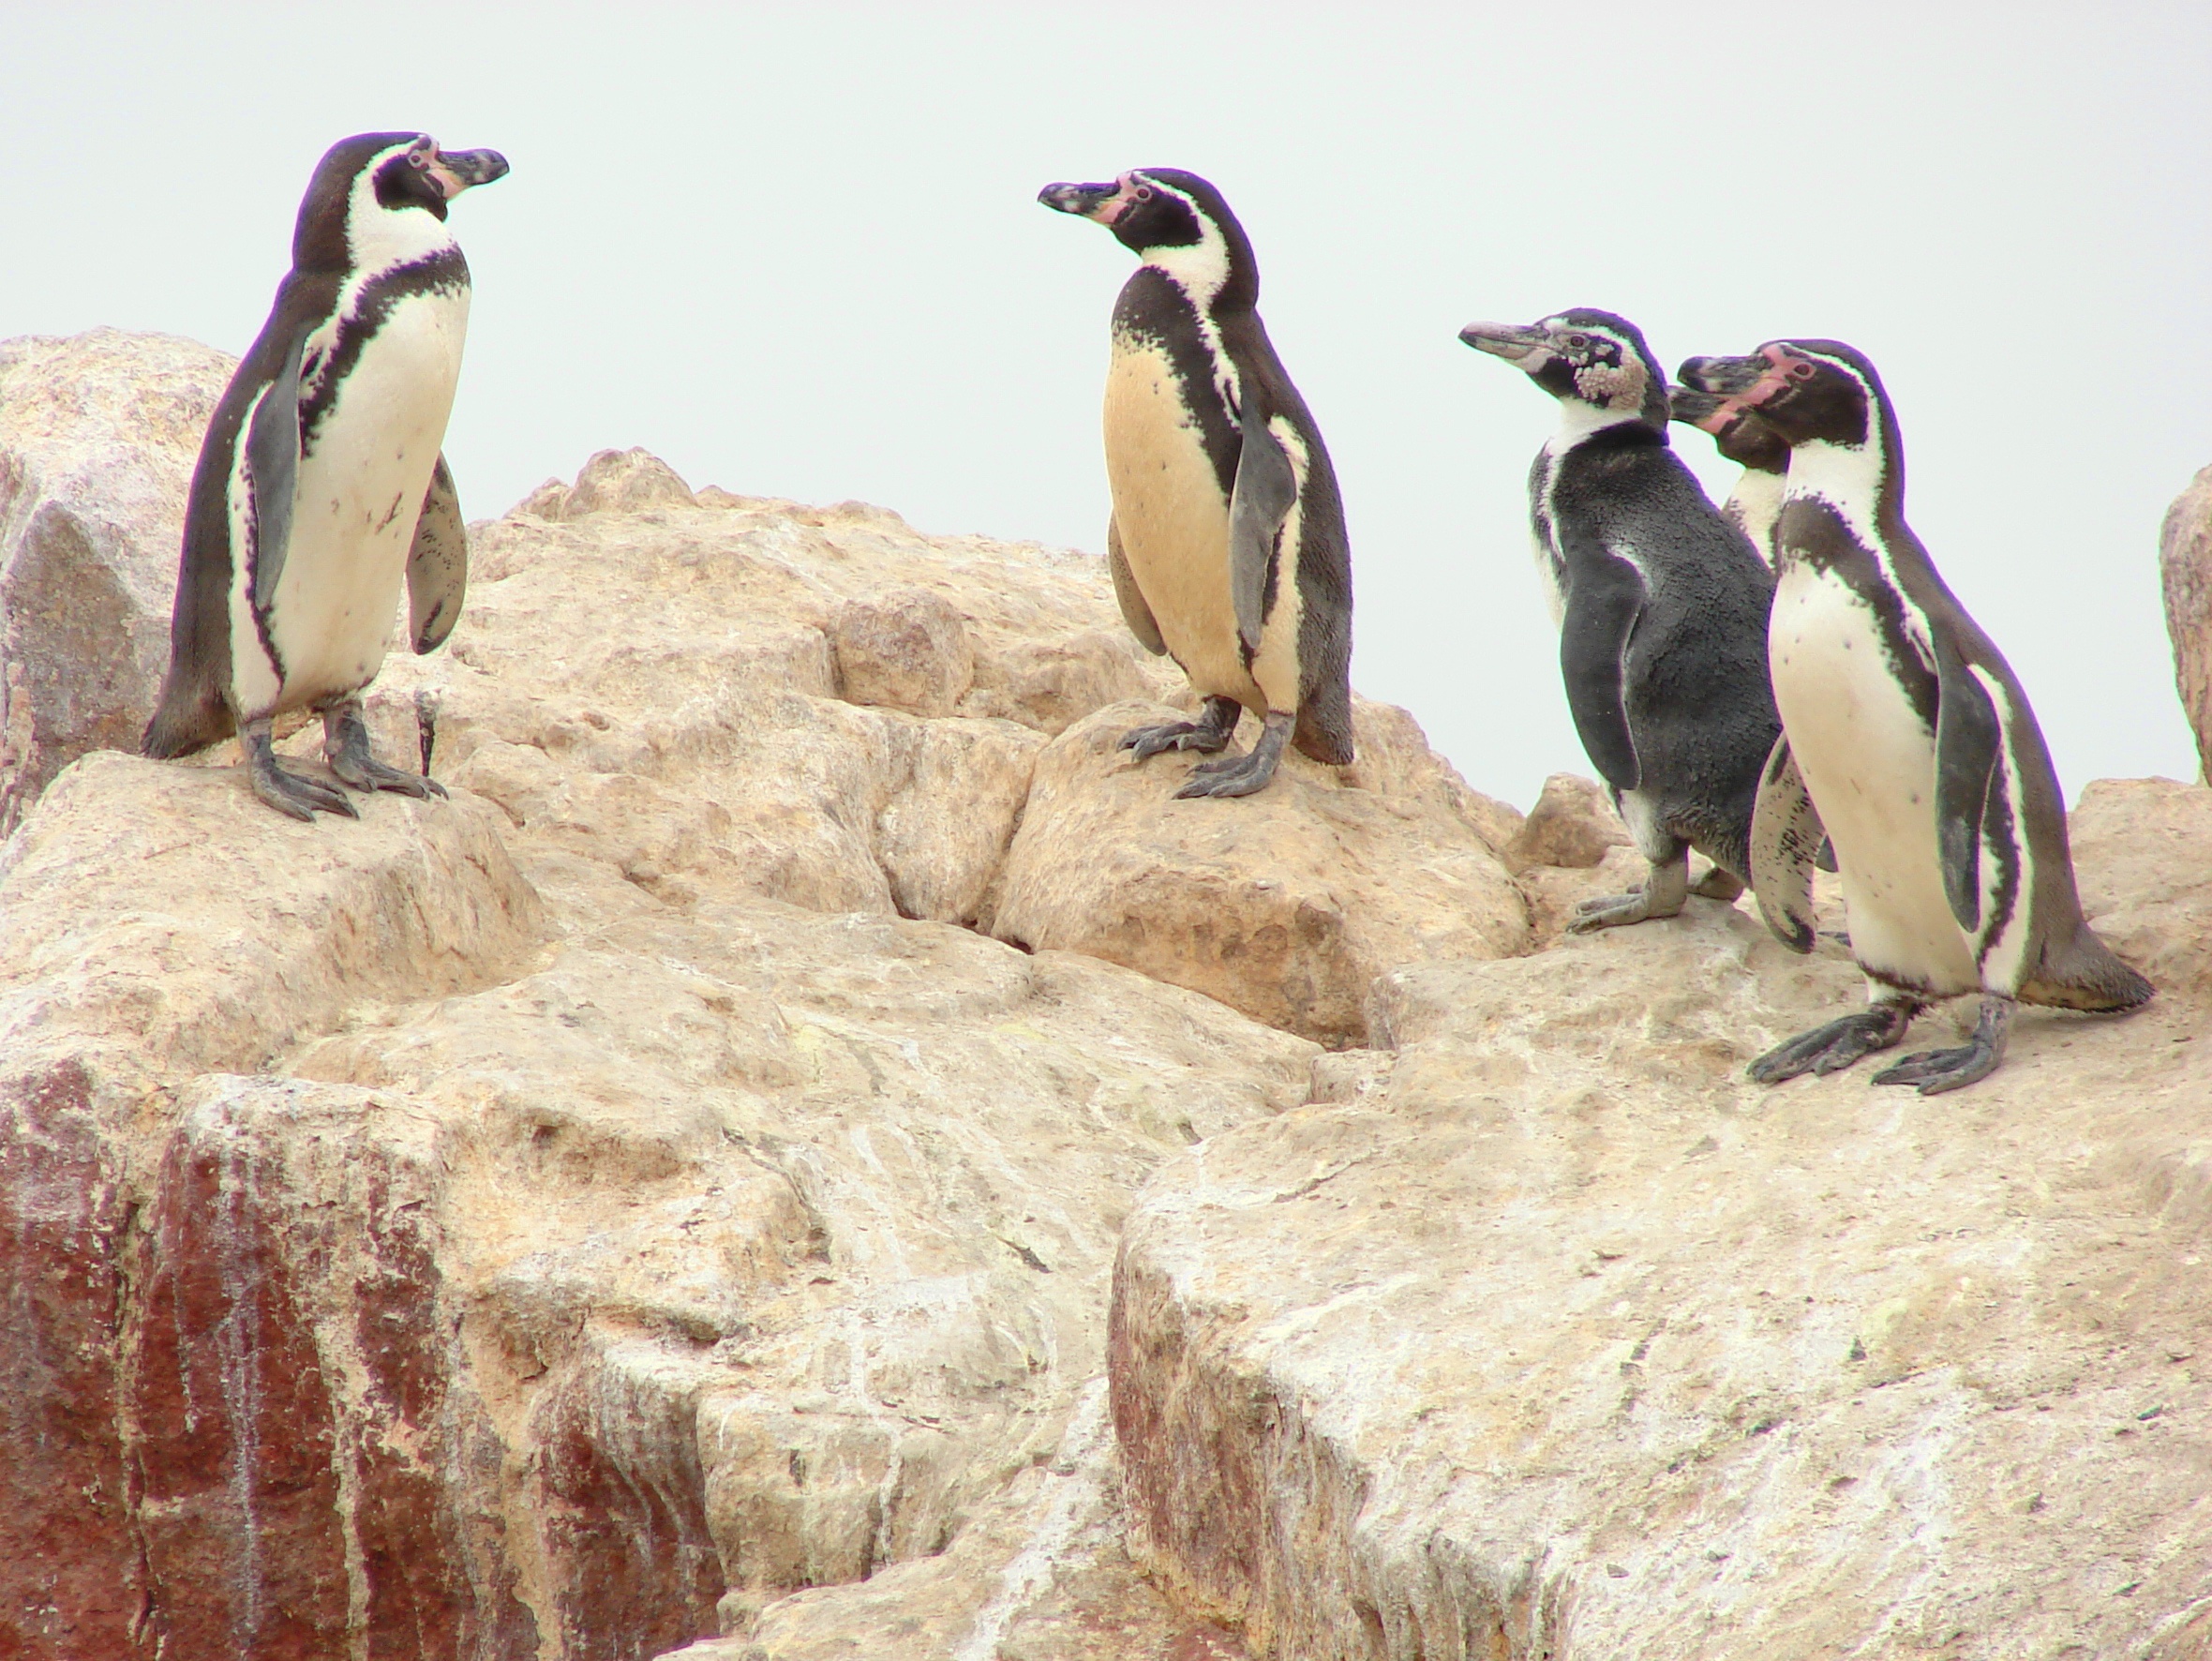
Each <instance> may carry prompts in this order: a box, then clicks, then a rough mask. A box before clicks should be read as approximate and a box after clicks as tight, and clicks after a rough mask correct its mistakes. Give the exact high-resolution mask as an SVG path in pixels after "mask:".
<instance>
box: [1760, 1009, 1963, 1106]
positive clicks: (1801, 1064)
mask: <svg viewBox="0 0 2212 1661" xmlns="http://www.w3.org/2000/svg"><path fill="white" fill-rule="evenodd" d="M1922 1008H1923V1006H1922V1004H1921V1000H1920V999H1919V998H1917V997H1906V996H1905V995H1902V994H1893V995H1891V996H1888V997H1885V998H1882V999H1881V1000H1879V1001H1878V1002H1876V1003H1873V1004H1870V1005H1868V1006H1867V1007H1866V1008H1865V1009H1863V1010H1861V1011H1860V1012H1859V1013H1858V1014H1856V1015H1846V1016H1845V1017H1844V1018H1843V1019H1842V1020H1841V1021H1831V1022H1830V1023H1829V1024H1828V1025H1826V1026H1816V1027H1815V1028H1813V1030H1812V1031H1811V1032H1803V1033H1800V1034H1799V1035H1798V1036H1797V1037H1796V1038H1793V1039H1791V1040H1789V1042H1787V1043H1786V1044H1784V1045H1782V1046H1781V1047H1780V1048H1779V1049H1773V1050H1769V1051H1768V1052H1767V1053H1766V1054H1765V1055H1761V1056H1760V1057H1759V1058H1758V1059H1757V1060H1756V1061H1755V1062H1753V1063H1752V1064H1751V1066H1750V1068H1749V1069H1748V1071H1749V1072H1750V1074H1751V1076H1752V1077H1753V1078H1755V1079H1756V1080H1757V1081H1758V1082H1759V1083H1760V1084H1762V1085H1779V1084H1781V1083H1782V1081H1783V1080H1785V1079H1794V1078H1796V1077H1797V1076H1798V1075H1799V1074H1801V1073H1807V1072H1812V1073H1831V1072H1841V1071H1842V1070H1844V1069H1845V1068H1846V1067H1848V1066H1850V1065H1851V1063H1852V1062H1854V1061H1857V1060H1858V1059H1859V1058H1860V1057H1861V1056H1863V1055H1873V1054H1874V1053H1875V1052H1876V1050H1888V1049H1892V1048H1894V1047H1895V1046H1896V1044H1897V1043H1898V1041H1899V1040H1902V1039H1903V1038H1904V1037H1905V1029H1906V1027H1908V1026H1910V1025H1912V1018H1913V1017H1914V1016H1915V1015H1917V1014H1919V1013H1920V1012H1921V1009H1922ZM1992 1065H1993V1066H1994V1065H1995V1063H1992Z"/></svg>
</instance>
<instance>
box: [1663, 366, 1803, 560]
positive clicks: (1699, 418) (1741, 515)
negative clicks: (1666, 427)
mask: <svg viewBox="0 0 2212 1661" xmlns="http://www.w3.org/2000/svg"><path fill="white" fill-rule="evenodd" d="M1724 401H1725V400H1723V399H1722V398H1721V397H1719V396H1718V395H1717V394H1714V393H1710V392H1699V391H1698V390H1697V389H1696V387H1692V386H1676V387H1673V388H1671V389H1670V390H1669V391H1668V393H1667V403H1668V406H1669V408H1670V409H1671V410H1672V412H1673V414H1674V418H1675V419H1676V420H1677V421H1681V422H1684V423H1686V424H1688V425H1689V426H1696V427H1700V428H1702V429H1704V430H1705V431H1706V432H1709V433H1711V435H1712V443H1713V448H1714V449H1716V450H1718V451H1719V452H1720V453H1721V454H1722V455H1723V456H1726V457H1727V458H1728V459H1729V460H1730V461H1733V462H1734V463H1735V464H1736V465H1737V466H1738V467H1740V468H1741V469H1742V470H1743V471H1742V472H1741V473H1740V474H1738V475H1737V479H1736V486H1735V488H1734V489H1732V490H1730V491H1729V492H1728V500H1727V501H1724V502H1722V503H1721V516H1722V517H1724V518H1726V520H1727V521H1728V523H1729V524H1731V525H1733V526H1735V527H1736V529H1737V530H1739V531H1742V532H1743V534H1744V535H1746V536H1748V537H1750V538H1751V546H1753V547H1755V548H1756V549H1758V551H1759V558H1760V559H1762V560H1764V561H1767V563H1768V564H1769V565H1770V566H1771V565H1772V564H1773V563H1774V521H1775V520H1776V519H1778V518H1780V517H1781V516H1782V475H1783V474H1785V473H1786V472H1787V471H1789V446H1788V445H1787V444H1786V443H1784V442H1783V441H1782V437H1781V435H1780V434H1779V433H1777V432H1775V430H1774V429H1773V428H1772V427H1771V426H1768V425H1767V424H1766V423H1765V422H1764V421H1761V420H1760V419H1759V418H1758V417H1757V416H1756V415H1755V414H1753V413H1752V412H1750V411H1749V410H1736V411H1733V412H1731V413H1730V414H1729V416H1728V417H1727V419H1726V420H1719V421H1716V419H1715V412H1717V411H1718V410H1719V409H1720V407H1721V405H1722V403H1723V402H1724Z"/></svg>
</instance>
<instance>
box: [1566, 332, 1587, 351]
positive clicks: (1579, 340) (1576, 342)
mask: <svg viewBox="0 0 2212 1661" xmlns="http://www.w3.org/2000/svg"><path fill="white" fill-rule="evenodd" d="M1567 350H1568V351H1569V352H1588V351H1589V350H1590V337H1589V336H1588V335H1569V336H1568V337H1567Z"/></svg>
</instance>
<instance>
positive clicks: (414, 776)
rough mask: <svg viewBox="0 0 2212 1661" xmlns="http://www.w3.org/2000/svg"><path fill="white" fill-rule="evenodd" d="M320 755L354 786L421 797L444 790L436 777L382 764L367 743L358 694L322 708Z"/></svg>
mask: <svg viewBox="0 0 2212 1661" xmlns="http://www.w3.org/2000/svg"><path fill="white" fill-rule="evenodd" d="M322 758H323V760H324V761H326V762H328V763H329V764H330V771H332V772H334V773H336V775H337V776H338V778H340V779H341V780H343V781H344V782H345V783H347V784H349V785H351V786H353V788H354V789H356V790H396V791H397V792H399V794H401V795H402V796H414V797H419V798H421V799H422V800H424V801H428V800H429V799H430V798H431V797H433V796H443V795H444V794H445V786H443V785H441V784H440V783H439V782H438V781H437V780H436V779H431V778H426V777H424V776H423V775H422V774H421V773H416V772H408V771H404V770H402V769H400V768H396V767H386V766H385V765H384V764H383V763H382V762H381V761H379V760H378V759H377V758H376V756H375V754H374V752H372V751H371V750H370V749H369V747H368V723H367V722H366V720H364V719H363V718H362V713H361V700H360V699H359V698H348V699H347V700H346V701H345V702H344V703H340V704H333V705H332V706H331V707H330V708H329V709H327V710H325V711H323V712H322Z"/></svg>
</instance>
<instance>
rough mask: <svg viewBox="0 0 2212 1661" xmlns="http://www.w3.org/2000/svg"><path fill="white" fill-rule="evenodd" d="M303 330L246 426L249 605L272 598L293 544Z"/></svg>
mask: <svg viewBox="0 0 2212 1661" xmlns="http://www.w3.org/2000/svg"><path fill="white" fill-rule="evenodd" d="M306 347H307V331H306V329H305V328H303V329H301V330H300V332H299V333H298V334H297V335H295V336H293V337H292V342H291V349H290V350H289V351H287V352H285V354H284V367H282V368H281V369H279V370H278V371H277V379H276V380H274V381H272V382H269V385H268V389H267V390H266V391H265V392H263V393H262V396H261V397H260V398H259V399H257V400H256V401H255V403H254V407H253V420H252V421H251V422H250V423H249V424H248V425H247V432H246V474H247V480H248V481H249V482H250V483H251V485H252V486H253V549H252V559H253V608H254V609H255V610H256V611H259V612H262V613H263V614H264V615H265V614H266V613H267V612H268V609H269V607H270V606H273V605H274V604H276V600H277V578H278V577H280V576H283V575H284V556H285V553H286V551H287V550H288V549H289V548H290V547H291V507H292V493H293V491H294V490H295V489H296V488H297V487H298V485H299V479H300V357H301V354H302V353H303V352H306Z"/></svg>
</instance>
